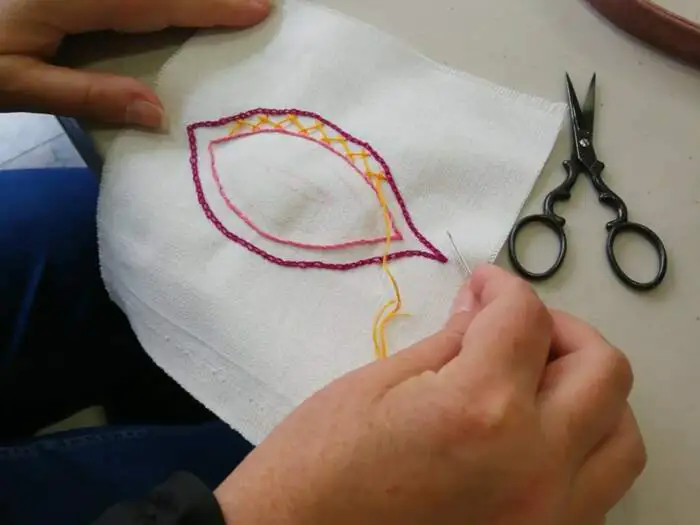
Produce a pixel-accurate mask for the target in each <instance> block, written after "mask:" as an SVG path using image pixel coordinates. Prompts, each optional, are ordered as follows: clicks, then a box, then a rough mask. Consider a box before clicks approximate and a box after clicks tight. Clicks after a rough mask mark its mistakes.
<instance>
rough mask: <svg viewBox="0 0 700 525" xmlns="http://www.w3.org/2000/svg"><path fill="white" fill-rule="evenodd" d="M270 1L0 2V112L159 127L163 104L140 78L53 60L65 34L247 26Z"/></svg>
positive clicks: (263, 13) (260, 16) (262, 13)
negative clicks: (67, 65) (62, 64)
mask: <svg viewBox="0 0 700 525" xmlns="http://www.w3.org/2000/svg"><path fill="white" fill-rule="evenodd" d="M269 12H270V0H0V111H41V112H47V113H54V114H58V115H71V116H78V117H83V118H91V119H96V120H100V121H104V122H109V123H116V124H124V123H128V124H136V125H140V126H145V127H149V128H159V127H161V126H162V124H163V120H164V115H163V108H162V106H161V103H160V101H159V100H158V97H157V96H156V94H155V93H154V92H153V90H152V89H151V88H150V87H148V86H147V85H145V84H143V83H142V82H139V81H138V80H136V79H133V78H128V77H121V76H117V75H109V74H103V73H91V72H87V71H77V70H71V69H68V68H61V67H58V66H55V65H51V64H49V63H48V61H49V60H50V59H51V58H52V57H53V56H54V55H55V53H56V51H57V50H58V48H59V46H60V44H61V42H62V41H63V39H64V37H66V36H67V35H72V34H77V33H86V32H92V31H105V30H113V31H118V32H126V33H135V32H150V31H158V30H161V29H165V28H166V27H171V26H177V27H214V26H226V27H246V26H251V25H254V24H256V23H258V22H260V21H261V20H263V19H264V18H265V17H266V16H267V15H268V13H269Z"/></svg>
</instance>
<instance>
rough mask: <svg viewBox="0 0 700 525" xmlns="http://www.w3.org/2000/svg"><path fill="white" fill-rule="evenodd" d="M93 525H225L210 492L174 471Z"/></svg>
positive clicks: (189, 476) (109, 511) (116, 506)
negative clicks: (137, 498) (140, 495)
mask: <svg viewBox="0 0 700 525" xmlns="http://www.w3.org/2000/svg"><path fill="white" fill-rule="evenodd" d="M93 525H226V522H225V521H224V516H223V514H222V513H221V509H220V508H219V503H218V502H217V501H216V498H215V497H214V494H213V493H212V492H211V491H210V490H209V489H208V488H207V487H206V486H205V485H204V484H203V483H202V482H201V481H199V480H198V479H197V478H196V477H195V476H193V475H191V474H187V473H178V474H175V475H174V476H173V477H171V478H170V479H169V480H168V481H166V482H165V483H163V484H162V485H160V486H159V487H157V488H155V489H154V490H153V491H152V492H151V493H150V494H148V496H146V498H144V499H143V500H140V501H129V502H125V503H120V504H118V505H115V506H114V507H112V508H111V509H109V510H108V511H107V512H105V513H104V514H103V515H102V516H101V517H100V518H99V519H98V520H97V521H95V522H94V524H93Z"/></svg>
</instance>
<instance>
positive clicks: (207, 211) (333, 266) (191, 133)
mask: <svg viewBox="0 0 700 525" xmlns="http://www.w3.org/2000/svg"><path fill="white" fill-rule="evenodd" d="M259 114H266V115H270V116H284V115H296V116H298V117H308V118H313V119H316V120H318V121H319V122H322V123H323V124H325V125H326V126H328V127H329V128H331V129H333V130H334V131H336V132H337V133H338V134H340V135H341V136H343V137H344V138H345V139H347V140H348V141H349V142H352V143H353V144H355V145H358V146H361V147H363V148H365V149H366V150H367V151H368V152H369V153H370V155H372V157H373V158H374V159H375V160H376V161H377V163H378V164H379V165H380V166H381V167H382V169H383V170H384V176H385V179H386V182H387V183H388V184H389V187H390V188H391V191H392V192H393V193H394V197H395V198H396V201H397V202H398V204H399V207H400V208H401V213H402V214H403V216H404V220H405V221H406V225H407V226H408V228H409V229H410V230H411V232H412V233H413V235H414V236H415V237H416V239H417V240H418V241H419V242H420V243H421V244H422V245H423V246H424V247H425V248H426V249H427V250H428V251H427V252H424V251H420V250H406V251H401V252H394V253H391V254H389V255H388V257H387V260H389V261H394V260H397V259H402V258H406V257H422V258H424V259H430V260H433V261H437V262H440V263H443V264H444V263H446V262H447V261H448V259H447V257H445V255H444V254H443V253H442V252H440V250H438V249H437V248H436V247H435V246H433V244H432V243H431V242H430V241H428V239H426V238H425V236H424V235H423V234H422V233H421V232H420V231H419V230H418V228H417V227H416V225H415V223H414V222H413V219H412V217H411V214H410V213H409V211H408V208H407V206H406V202H405V201H404V199H403V196H402V195H401V193H400V192H399V189H398V186H397V184H396V181H395V180H394V176H393V174H392V173H391V170H390V169H389V166H388V165H387V163H386V161H385V160H384V159H383V158H382V157H381V156H380V155H379V154H378V153H377V152H376V151H375V150H374V148H373V147H372V146H370V145H369V144H368V143H367V142H364V141H361V140H358V139H356V138H355V137H353V136H352V135H350V134H349V133H347V132H345V131H343V130H342V129H340V128H339V127H338V126H336V125H335V124H333V123H331V122H329V121H328V120H326V119H325V118H323V117H322V116H320V115H318V114H316V113H313V112H310V111H302V110H298V109H266V108H257V109H253V110H249V111H244V112H242V113H238V114H236V115H233V116H230V117H223V118H220V119H218V120H205V121H201V122H195V123H193V124H189V125H188V126H187V140H188V143H189V146H190V167H191V168H192V181H193V183H194V186H195V190H196V193H197V200H198V201H199V205H200V206H201V207H202V210H203V211H204V215H205V216H206V217H207V219H208V220H209V222H211V223H212V224H213V225H214V227H215V228H216V229H217V230H219V232H220V233H221V234H222V235H223V236H224V237H226V238H227V239H229V240H231V241H233V242H235V243H237V244H239V245H241V246H242V247H243V248H245V249H247V250H248V251H250V252H252V253H254V254H256V255H259V256H260V257H263V258H264V259H266V260H268V261H269V262H271V263H274V264H277V265H279V266H284V267H288V268H304V269H306V268H318V269H323V270H338V271H348V270H353V269H355V268H361V267H363V266H370V265H373V264H383V262H384V257H381V256H378V257H371V258H367V259H362V260H359V261H355V262H352V263H329V262H325V261H292V260H288V259H282V258H280V257H276V256H274V255H272V254H271V253H269V252H266V251H265V250H263V249H261V248H258V247H257V246H255V245H254V244H252V243H250V242H249V241H246V240H245V239H243V238H242V237H240V236H238V235H236V234H235V233H233V232H231V231H229V230H228V229H227V228H226V226H224V224H222V222H221V221H220V220H219V219H218V218H217V217H216V215H214V212H213V211H212V209H211V207H210V206H209V203H208V202H207V199H206V197H205V196H204V190H203V189H202V180H201V177H200V173H199V164H198V161H199V154H198V148H197V137H196V131H197V130H198V129H200V128H218V127H221V126H225V125H227V124H230V123H232V122H236V121H238V120H245V119H248V118H250V117H252V116H253V115H259Z"/></svg>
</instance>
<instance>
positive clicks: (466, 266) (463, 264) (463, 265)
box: [447, 232, 472, 278]
mask: <svg viewBox="0 0 700 525" xmlns="http://www.w3.org/2000/svg"><path fill="white" fill-rule="evenodd" d="M447 236H448V237H449V238H450V242H451V243H452V248H454V251H455V253H456V254H457V261H458V262H459V266H460V267H461V268H462V272H464V276H465V277H466V278H469V277H471V276H472V270H471V268H470V267H469V264H467V260H466V259H465V258H464V256H463V255H462V252H460V251H459V248H457V243H456V242H455V240H454V237H452V234H451V233H450V232H447Z"/></svg>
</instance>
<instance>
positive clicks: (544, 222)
mask: <svg viewBox="0 0 700 525" xmlns="http://www.w3.org/2000/svg"><path fill="white" fill-rule="evenodd" d="M564 168H565V169H566V179H565V180H564V182H562V183H561V184H560V185H559V186H557V187H556V188H554V189H553V190H552V191H551V192H549V194H548V195H547V197H546V198H545V199H544V204H543V205H542V213H541V214H539V215H529V216H527V217H523V218H522V219H520V220H519V221H518V222H516V223H515V226H514V227H513V230H512V231H511V232H510V237H509V239H508V251H509V255H510V262H511V264H512V265H513V268H514V269H515V271H516V272H518V273H519V274H520V275H521V276H522V277H525V278H526V279H529V280H531V281H544V280H546V279H549V278H550V277H552V276H553V275H554V274H556V273H557V272H558V271H559V268H561V265H562V263H563V262H564V258H565V257H566V251H567V242H566V231H565V230H564V226H565V225H566V219H564V218H563V217H561V216H559V215H557V213H556V212H555V211H554V206H555V205H556V204H557V203H558V202H563V201H568V200H569V199H570V198H571V188H573V187H574V185H575V184H576V181H577V180H578V177H579V175H580V174H581V173H582V171H583V169H582V167H581V166H580V165H579V163H578V161H575V160H572V161H566V162H564ZM535 224H539V225H540V226H544V227H546V228H548V229H549V230H550V231H552V232H553V233H554V235H556V237H557V240H558V241H559V253H558V255H557V258H556V259H555V261H554V263H553V264H552V266H550V267H549V269H547V270H545V271H543V272H539V273H538V272H531V271H530V270H528V269H527V268H525V266H524V265H523V264H522V262H521V261H520V258H519V257H518V252H517V240H518V236H519V235H520V234H521V233H522V232H523V231H524V230H525V229H526V228H528V227H530V226H533V225H535Z"/></svg>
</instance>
